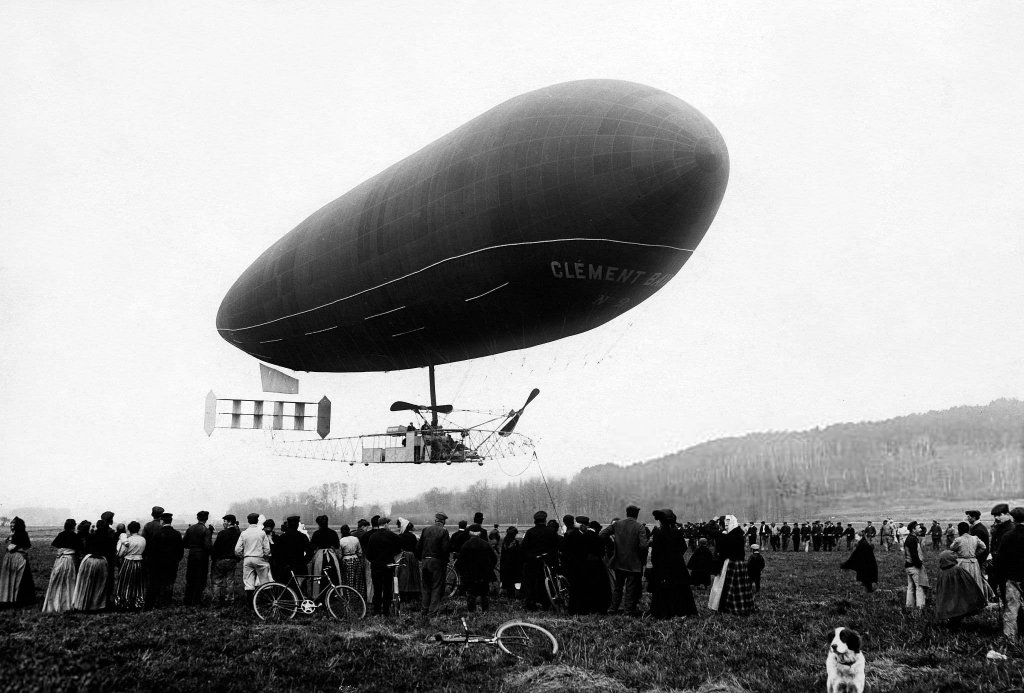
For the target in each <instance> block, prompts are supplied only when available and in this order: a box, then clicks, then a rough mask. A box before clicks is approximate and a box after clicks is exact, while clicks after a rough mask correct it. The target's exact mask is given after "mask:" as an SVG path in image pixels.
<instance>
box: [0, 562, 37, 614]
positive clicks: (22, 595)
mask: <svg viewBox="0 0 1024 693" xmlns="http://www.w3.org/2000/svg"><path fill="white" fill-rule="evenodd" d="M35 601H36V586H35V583H33V582H32V569H31V568H30V567H29V564H28V558H26V557H25V554H23V553H22V552H21V551H8V552H7V553H5V554H4V557H3V559H0V604H13V605H15V606H24V605H26V604H33V603H35Z"/></svg>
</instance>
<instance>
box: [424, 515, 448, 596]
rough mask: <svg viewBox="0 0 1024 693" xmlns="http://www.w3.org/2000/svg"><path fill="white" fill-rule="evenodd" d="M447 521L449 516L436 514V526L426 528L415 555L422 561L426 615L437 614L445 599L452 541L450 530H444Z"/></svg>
mask: <svg viewBox="0 0 1024 693" xmlns="http://www.w3.org/2000/svg"><path fill="white" fill-rule="evenodd" d="M447 520H448V516H447V515H445V514H444V513H442V512H438V513H435V514H434V524H432V525H430V526H429V527H424V528H423V531H422V532H421V533H420V538H419V540H418V541H417V542H416V551H415V554H416V558H418V559H419V561H420V590H421V594H422V596H423V613H424V614H429V615H434V614H436V613H437V612H438V610H439V609H440V608H441V600H442V599H443V598H444V580H445V574H446V572H447V570H448V552H449V550H450V549H449V543H450V541H451V537H449V536H448V530H447V529H445V528H444V523H445V522H446V521H447Z"/></svg>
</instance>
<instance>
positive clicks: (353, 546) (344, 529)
mask: <svg viewBox="0 0 1024 693" xmlns="http://www.w3.org/2000/svg"><path fill="white" fill-rule="evenodd" d="M339 544H340V547H339V552H340V553H341V582H342V584H344V585H348V586H349V587H351V588H353V589H354V590H356V591H357V592H359V594H361V595H363V598H364V599H365V598H366V562H365V561H364V560H363V547H362V546H361V545H360V543H359V540H358V539H356V538H355V537H354V536H352V533H351V531H350V530H349V528H348V525H342V526H341V540H340V542H339Z"/></svg>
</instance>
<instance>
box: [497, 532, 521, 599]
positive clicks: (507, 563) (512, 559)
mask: <svg viewBox="0 0 1024 693" xmlns="http://www.w3.org/2000/svg"><path fill="white" fill-rule="evenodd" d="M517 534H519V530H518V529H517V528H516V527H509V528H508V529H506V530H505V538H504V539H502V540H501V553H500V554H499V556H500V561H499V563H498V575H499V576H500V577H501V589H502V591H503V592H504V593H505V596H506V597H508V598H509V599H515V598H516V585H517V584H518V585H522V584H523V549H522V542H521V541H520V540H519V539H517V538H516V535H517Z"/></svg>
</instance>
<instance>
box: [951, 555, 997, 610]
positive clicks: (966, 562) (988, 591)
mask: <svg viewBox="0 0 1024 693" xmlns="http://www.w3.org/2000/svg"><path fill="white" fill-rule="evenodd" d="M956 564H957V565H958V566H960V567H961V568H963V569H964V570H966V571H967V573H968V574H969V575H970V576H971V577H972V578H974V581H975V582H977V583H978V587H980V588H981V591H982V593H983V594H984V595H985V601H991V600H993V599H995V597H996V593H995V590H993V589H992V585H990V584H988V580H986V579H985V576H984V575H983V574H982V572H981V566H980V565H979V564H978V559H977V558H960V557H957V559H956Z"/></svg>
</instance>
